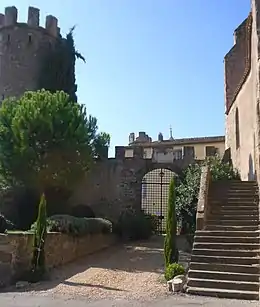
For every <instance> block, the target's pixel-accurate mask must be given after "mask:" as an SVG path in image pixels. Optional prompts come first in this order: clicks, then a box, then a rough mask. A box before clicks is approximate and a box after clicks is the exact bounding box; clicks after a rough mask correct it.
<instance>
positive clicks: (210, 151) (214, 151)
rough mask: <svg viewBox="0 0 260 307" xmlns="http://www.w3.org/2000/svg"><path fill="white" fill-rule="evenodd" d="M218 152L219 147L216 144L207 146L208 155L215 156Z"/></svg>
mask: <svg viewBox="0 0 260 307" xmlns="http://www.w3.org/2000/svg"><path fill="white" fill-rule="evenodd" d="M217 153H218V149H217V148H216V147H215V146H206V157H214V156H216V154H217Z"/></svg>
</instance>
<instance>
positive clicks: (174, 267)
mask: <svg viewBox="0 0 260 307" xmlns="http://www.w3.org/2000/svg"><path fill="white" fill-rule="evenodd" d="M183 274H185V269H184V267H183V266H182V265H181V264H178V263H171V264H169V265H168V266H167V267H166V269H165V272H164V277H165V279H166V280H167V281H168V280H171V279H173V278H174V277H175V276H178V275H183Z"/></svg>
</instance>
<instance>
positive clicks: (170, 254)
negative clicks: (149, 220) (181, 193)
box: [164, 179, 178, 267]
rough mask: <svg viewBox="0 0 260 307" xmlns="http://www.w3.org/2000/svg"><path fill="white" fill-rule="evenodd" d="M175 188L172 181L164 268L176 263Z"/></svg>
mask: <svg viewBox="0 0 260 307" xmlns="http://www.w3.org/2000/svg"><path fill="white" fill-rule="evenodd" d="M175 200H176V195H175V186H174V179H172V180H171V182H170V186H169V198H168V214H167V219H166V237H165V241H164V260H165V267H167V266H168V265H169V264H171V263H174V262H178V249H177V246H176V232H177V221H176V212H175Z"/></svg>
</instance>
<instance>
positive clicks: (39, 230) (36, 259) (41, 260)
mask: <svg viewBox="0 0 260 307" xmlns="http://www.w3.org/2000/svg"><path fill="white" fill-rule="evenodd" d="M46 228H47V213H46V199H45V195H44V194H42V196H41V200H40V204H39V209H38V217H37V221H36V229H35V232H34V241H33V242H34V246H33V247H34V249H33V263H32V265H33V274H34V278H36V279H39V278H41V277H42V276H43V274H44V273H45V255H44V245H45V238H46V232H47V231H46Z"/></svg>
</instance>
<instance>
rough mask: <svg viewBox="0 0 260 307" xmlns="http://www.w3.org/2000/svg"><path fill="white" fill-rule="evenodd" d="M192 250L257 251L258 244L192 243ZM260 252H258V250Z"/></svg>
mask: <svg viewBox="0 0 260 307" xmlns="http://www.w3.org/2000/svg"><path fill="white" fill-rule="evenodd" d="M193 248H197V249H215V250H216V249H217V250H226V251H229V250H252V251H254V250H256V251H257V250H259V244H258V243H243V244H242V245H241V243H214V242H194V243H193ZM259 251H260V250H259Z"/></svg>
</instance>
